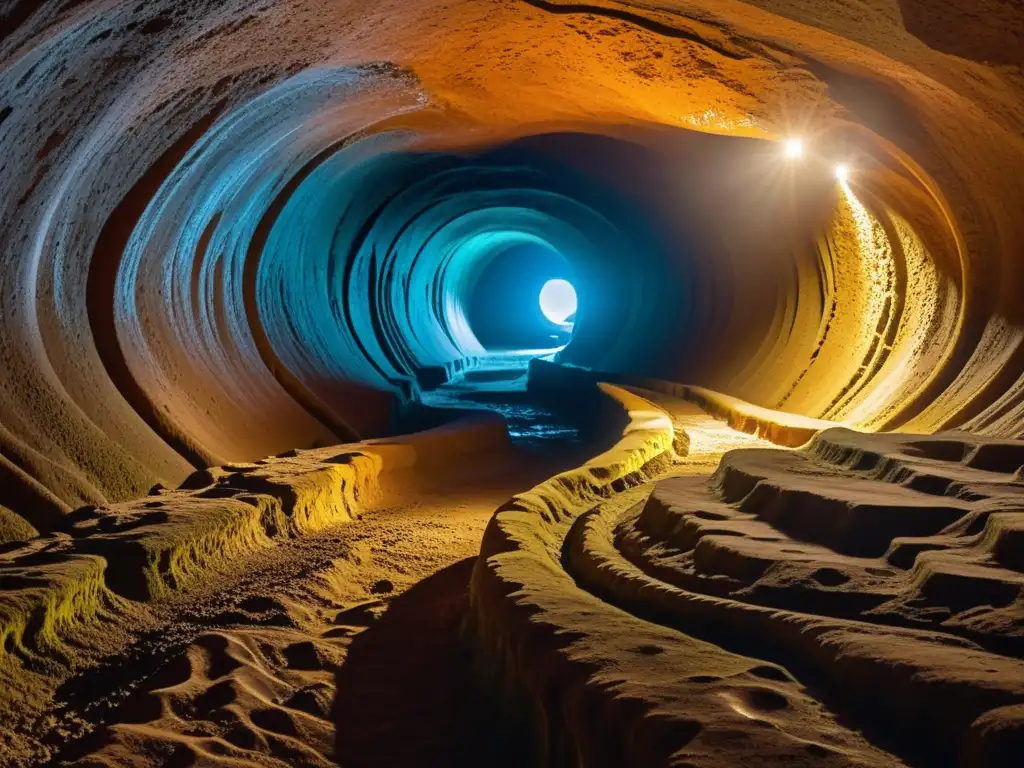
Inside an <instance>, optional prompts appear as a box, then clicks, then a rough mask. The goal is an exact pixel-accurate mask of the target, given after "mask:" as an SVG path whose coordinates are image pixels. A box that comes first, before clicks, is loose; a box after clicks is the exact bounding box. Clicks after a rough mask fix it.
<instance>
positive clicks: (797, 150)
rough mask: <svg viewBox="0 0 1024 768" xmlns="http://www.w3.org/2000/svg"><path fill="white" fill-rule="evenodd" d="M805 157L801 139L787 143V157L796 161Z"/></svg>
mask: <svg viewBox="0 0 1024 768" xmlns="http://www.w3.org/2000/svg"><path fill="white" fill-rule="evenodd" d="M803 156H804V143H803V142H802V141H800V139H790V140H789V141H787V142H786V157H790V158H793V159H794V160H796V159H798V158H801V157H803Z"/></svg>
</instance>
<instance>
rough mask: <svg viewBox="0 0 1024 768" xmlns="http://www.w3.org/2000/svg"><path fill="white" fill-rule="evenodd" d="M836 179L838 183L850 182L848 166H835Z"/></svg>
mask: <svg viewBox="0 0 1024 768" xmlns="http://www.w3.org/2000/svg"><path fill="white" fill-rule="evenodd" d="M836 178H837V179H838V180H839V181H849V180H850V166H848V165H837V166H836Z"/></svg>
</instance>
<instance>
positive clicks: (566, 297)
mask: <svg viewBox="0 0 1024 768" xmlns="http://www.w3.org/2000/svg"><path fill="white" fill-rule="evenodd" d="M540 311H541V312H543V313H544V317H546V318H547V319H548V320H550V321H551V322H552V323H554V324H555V325H564V324H565V322H566V320H568V319H569V318H570V317H571V316H572V315H575V314H576V289H575V288H573V287H572V283H570V282H569V281H568V280H559V279H556V280H548V281H547V282H546V283H544V287H543V288H541V289H540Z"/></svg>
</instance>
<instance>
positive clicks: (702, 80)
mask: <svg viewBox="0 0 1024 768" xmlns="http://www.w3.org/2000/svg"><path fill="white" fill-rule="evenodd" d="M918 5H920V4H915V3H904V2H900V3H897V2H895V0H892V1H890V0H879V2H875V3H872V4H870V7H868V6H865V5H864V4H862V3H860V2H855V0H843V1H842V2H834V3H828V4H827V5H826V4H820V3H818V4H815V3H811V2H803V1H801V0H758V2H751V3H741V2H732V1H730V2H716V3H713V4H712V3H702V2H684V1H683V0H672V2H664V3H660V4H651V5H644V6H637V5H630V4H624V3H611V2H604V1H603V0H599V1H597V2H594V3H592V4H587V5H583V4H576V3H563V2H548V1H547V0H502V1H500V2H479V1H477V0H473V1H470V0H458V1H457V2H451V3H448V4H445V5H443V6H435V4H427V3H422V4H417V3H408V2H401V3H399V2H391V1H387V2H382V3H377V4H375V5H374V6H373V8H367V7H366V5H365V4H363V3H356V2H332V3H322V2H313V1H312V0H265V1H264V2H260V3H250V2H237V1H236V2H212V0H211V1H205V2H204V1H203V0H193V1H192V2H188V3H170V2H157V3H146V4H136V3H128V2H111V1H109V0H104V1H100V0H92V1H91V2H90V1H86V2H81V1H74V2H63V3H62V2H50V3H32V2H26V1H25V0H22V2H17V3H13V4H11V5H10V6H9V7H8V8H7V10H6V11H5V13H6V15H5V16H4V18H3V20H2V22H0V27H2V28H3V29H4V30H6V36H5V37H4V39H3V40H2V41H0V93H2V96H0V142H2V146H3V148H4V153H3V157H2V159H0V163H2V169H0V190H2V194H0V246H2V253H3V254H4V266H3V269H2V270H0V314H2V317H3V320H2V324H0V359H2V360H3V365H2V366H0V512H2V513H3V518H2V520H3V521H9V524H8V522H5V523H4V525H3V526H2V527H0V530H7V528H8V527H11V526H13V527H12V528H11V530H12V531H13V530H16V531H18V532H15V533H11V534H10V535H11V536H20V535H23V534H24V532H25V531H26V530H27V529H26V528H25V526H26V525H28V524H31V526H33V527H34V528H35V529H37V530H46V529H48V528H50V527H52V526H53V524H54V522H55V520H57V519H59V516H60V515H62V514H64V513H66V512H67V511H68V510H70V509H72V508H75V507H78V506H80V505H82V504H87V503H88V504H102V503H107V502H115V501H119V500H122V499H125V498H129V497H133V496H138V495H141V494H142V493H144V492H145V491H146V489H148V488H149V487H150V486H151V485H153V484H154V483H156V482H163V483H165V484H168V485H169V484H174V483H176V482H178V481H180V480H181V479H182V478H184V477H185V476H186V475H187V474H189V473H190V472H191V471H192V470H193V469H195V468H197V467H206V466H211V465H217V464H223V463H225V462H230V461H244V460H250V459H253V458H257V457H261V456H265V455H267V454H270V453H275V452H279V451H281V450H284V449H287V448H292V447H309V446H313V445H323V444H326V443H330V442H334V441H337V440H339V439H350V438H353V437H356V436H360V437H361V436H367V435H373V434H380V433H382V432H383V431H385V430H386V428H387V425H388V418H389V413H390V410H391V407H392V404H393V403H394V402H395V401H396V400H404V399H408V398H414V397H415V396H416V394H417V391H418V386H419V385H418V383H417V382H418V380H419V378H420V377H421V376H422V374H423V372H424V371H425V370H431V369H435V368H437V367H439V366H445V365H449V364H451V363H452V362H453V361H457V360H458V359H460V358H462V357H469V356H479V355H480V354H481V352H486V350H483V349H482V345H481V344H480V343H479V340H478V339H476V337H475V336H474V334H473V332H472V328H471V327H469V326H468V325H467V324H466V322H465V309H466V301H467V299H468V296H469V295H471V294H472V290H473V284H474V283H473V279H471V276H472V275H473V274H475V273H474V270H477V271H478V270H479V267H480V264H481V263H483V261H486V259H488V258H491V257H493V254H494V253H495V249H496V248H499V247H505V246H504V245H503V244H506V243H508V242H509V241H510V240H511V241H516V240H517V239H520V240H521V239H524V238H525V239H531V240H533V241H537V242H542V243H544V244H545V245H546V246H548V247H551V248H552V249H554V250H556V251H558V252H559V253H560V254H561V255H562V256H564V257H565V258H566V259H567V260H568V261H569V263H570V264H571V265H572V267H573V270H574V272H575V273H576V275H577V278H578V282H579V286H578V287H579V290H580V310H579V316H578V318H577V323H576V333H575V336H574V338H573V340H572V342H571V343H570V344H569V346H568V347H566V349H565V350H564V351H563V352H562V353H561V354H562V357H563V359H564V360H566V361H568V362H573V363H577V364H581V365H586V366H591V367H594V368H600V369H607V370H612V371H623V372H629V373H635V374H642V375H650V376H657V377H660V378H663V379H670V380H675V381H685V382H689V383H693V384H697V385H702V386H706V387H710V388H714V389H717V390H722V391H725V392H728V393H730V394H732V395H735V396H737V397H742V398H744V399H745V400H748V401H751V402H752V403H756V404H757V405H759V406H764V407H768V408H777V409H784V410H787V411H791V412H793V413H796V414H799V415H803V416H807V417H815V418H824V419H829V420H833V421H838V422H842V423H845V424H847V425H850V426H856V427H860V428H866V429H881V428H896V427H899V428H905V429H908V430H915V431H923V432H927V431H934V430H939V429H944V428H949V427H961V428H967V429H971V430H975V431H979V432H982V433H991V434H994V435H1003V436H1006V435H1017V434H1020V432H1021V426H1020V423H1021V417H1022V414H1024V383H1022V378H1021V376H1022V371H1024V348H1022V346H1021V341H1022V339H1024V335H1022V333H1021V326H1022V322H1024V316H1022V314H1021V309H1020V303H1019V285H1020V280H1021V274H1020V269H1021V261H1020V258H1019V255H1020V254H1019V243H1020V242H1021V241H1022V236H1024V231H1022V229H1024V222H1022V220H1021V218H1020V216H1019V211H1018V208H1019V205H1018V203H1019V200H1020V199H1021V197H1022V194H1024V173H1021V170H1022V168H1024V139H1022V138H1021V137H1022V135H1024V130H1022V128H1024V120H1022V109H1021V94H1022V81H1021V79H1020V70H1019V62H1018V61H1016V60H1015V59H1014V53H1013V52H1014V50H1015V48H1014V46H1013V44H1012V41H1011V40H1010V37H1009V36H1010V31H1011V30H1012V29H1013V27H1012V25H1002V26H1001V27H1000V30H1005V34H1004V33H1003V32H1002V31H1000V32H999V33H998V34H997V33H996V32H993V33H992V34H991V35H987V36H985V37H984V38H983V39H984V41H985V44H984V46H979V50H974V49H972V50H967V49H964V48H963V47H962V46H957V45H954V44H952V43H951V38H949V36H948V35H947V34H945V33H942V34H940V33H939V32H937V31H936V30H937V27H936V23H935V22H933V21H928V20H927V19H925V18H924V17H923V16H922V13H921V11H920V8H918ZM996 5H998V6H999V7H1000V8H1002V7H1003V6H1004V5H1005V3H996ZM973 7H974V5H973V4H970V7H968V4H966V3H957V4H954V5H953V6H951V8H952V9H953V10H951V11H950V13H951V14H953V15H954V16H956V14H957V13H960V14H961V16H963V15H964V14H966V15H967V16H969V17H971V18H973V19H976V18H977V14H972V13H971V11H970V8H973ZM1000 18H1001V17H1000ZM1010 18H1013V17H1012V16H1011V17H1010ZM951 54H958V55H962V56H967V57H969V58H957V57H956V56H954V55H951ZM794 135H799V136H801V137H803V139H804V140H805V142H806V146H807V156H806V157H805V158H804V159H803V160H802V161H800V162H792V161H789V160H787V159H786V158H784V157H783V156H782V152H781V146H780V144H779V143H778V140H781V139H785V138H788V137H790V136H794ZM837 163H847V164H849V166H850V169H851V177H850V180H849V182H848V183H837V181H836V180H835V176H834V166H835V165H836V164H837ZM7 535H8V534H4V536H5V537H6V536H7Z"/></svg>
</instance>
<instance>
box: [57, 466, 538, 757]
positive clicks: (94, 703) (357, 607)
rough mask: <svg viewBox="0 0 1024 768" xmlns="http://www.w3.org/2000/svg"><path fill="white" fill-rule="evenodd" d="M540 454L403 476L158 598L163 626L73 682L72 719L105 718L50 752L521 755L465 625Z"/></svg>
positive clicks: (67, 689)
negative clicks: (365, 502) (320, 524)
mask: <svg viewBox="0 0 1024 768" xmlns="http://www.w3.org/2000/svg"><path fill="white" fill-rule="evenodd" d="M548 461H549V462H550V459H548ZM540 464H541V462H540V461H538V460H536V459H535V458H532V459H531V458H530V457H521V460H518V461H516V462H513V463H512V464H511V469H510V468H509V466H510V465H509V464H508V463H507V462H506V463H505V464H504V465H503V466H502V467H501V468H498V467H497V466H495V467H486V466H484V467H479V468H476V471H474V472H473V473H472V475H471V476H469V477H467V479H466V480H465V481H464V482H461V483H459V484H458V485H456V486H450V487H448V488H445V489H440V490H439V489H434V490H432V491H429V492H426V493H424V492H423V489H422V488H420V489H417V488H414V487H411V486H410V485H409V484H404V485H403V484H402V483H396V484H395V486H396V488H397V487H402V488H403V490H402V492H401V493H399V492H397V491H395V490H394V489H392V490H390V491H387V492H386V493H387V495H386V498H385V500H384V505H383V506H382V507H381V508H380V509H379V510H377V511H372V512H369V513H367V514H366V515H365V516H364V517H363V518H362V519H361V520H360V521H358V522H357V523H354V524H348V525H340V526H337V527H334V528H332V529H329V530H326V531H324V532H322V533H320V534H317V535H313V536H305V537H302V538H297V539H291V540H288V541H285V542H283V543H282V544H280V545H278V546H276V547H274V548H273V549H271V550H269V551H267V552H264V553H261V554H260V555H259V556H258V557H255V558H251V559H249V560H245V561H241V562H239V563H238V564H237V568H235V569H234V570H233V572H232V573H228V574H223V575H221V576H220V577H219V578H216V579H214V580H213V581H211V583H210V584H208V585H205V586H203V587H202V588H200V589H198V590H196V591H193V592H191V593H188V594H187V595H184V596H180V597H178V598H175V599H173V600H170V601H167V602H165V603H163V604H161V605H160V606H158V607H157V608H156V611H155V613H156V619H157V620H156V627H155V628H151V629H148V631H146V632H145V633H144V634H141V635H140V636H139V637H138V639H137V640H136V641H135V642H134V643H133V644H131V645H130V646H128V647H127V648H126V649H125V651H124V652H123V653H119V654H117V655H116V656H113V657H110V658H108V659H106V660H105V662H104V663H103V664H101V665H100V666H99V667H97V668H95V669H91V670H87V671H85V672H83V673H82V674H80V675H79V676H78V677H76V678H74V679H72V680H70V681H69V682H68V683H66V684H65V686H64V687H63V688H62V690H61V692H60V698H61V699H62V700H63V707H64V711H63V713H62V715H61V716H62V718H63V719H64V720H65V721H67V722H75V723H76V724H77V726H78V728H79V729H90V728H91V729H93V730H92V732H91V733H90V735H88V736H87V737H85V738H81V739H78V740H77V741H74V742H72V743H70V744H69V745H67V746H66V747H64V748H62V749H61V751H60V752H59V755H58V757H57V758H56V759H55V760H54V761H53V764H55V765H60V764H69V765H89V766H94V765H118V766H122V765H133V766H143V765H146V766H151V765H168V766H177V765H181V766H186V765H232V766H240V765H260V766H286V765H287V766H326V765H334V764H336V763H335V760H336V759H337V760H338V761H339V762H341V764H342V765H346V766H371V765H398V764H407V763H408V764H422V765H427V764H430V765H435V764H436V765H441V764H444V765H461V764H467V765H468V764H469V763H471V762H472V763H473V764H484V765H501V764H516V763H517V762H518V761H517V760H516V759H515V755H514V753H513V752H511V751H510V749H509V746H508V744H507V743H505V742H504V741H503V740H502V739H500V738H499V737H498V736H497V734H496V733H495V732H494V728H493V726H492V719H491V717H490V712H489V711H488V707H487V706H486V703H485V702H482V701H480V700H479V698H478V697H477V695H476V693H475V690H474V687H473V686H472V684H471V682H470V679H469V673H470V668H469V665H468V664H467V654H466V650H465V649H464V647H463V646H462V644H461V639H460V633H459V627H460V623H461V620H462V615H463V611H464V605H465V601H466V587H467V584H468V579H469V574H470V571H471V568H472V560H473V558H474V557H475V556H476V555H477V554H478V551H479V542H480V538H481V535H482V533H483V530H484V527H485V526H486V524H487V521H488V520H489V519H490V517H491V515H492V513H493V511H494V510H495V509H496V508H497V507H498V506H499V505H500V504H501V503H502V502H503V501H504V500H505V499H507V498H508V497H510V496H511V495H513V494H514V493H515V492H517V491H519V490H523V489H526V488H529V487H530V486H531V485H532V484H533V483H535V482H537V481H538V480H539V479H540V477H541V475H542V474H543V473H545V472H550V464H548V468H547V469H541V467H540ZM335 699H337V701H336V703H335ZM332 707H334V708H335V713H334V714H333V716H332ZM334 722H339V723H340V724H341V727H340V729H339V731H338V732H337V733H335V727H334ZM336 740H337V747H336ZM336 750H337V758H335V754H336Z"/></svg>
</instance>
